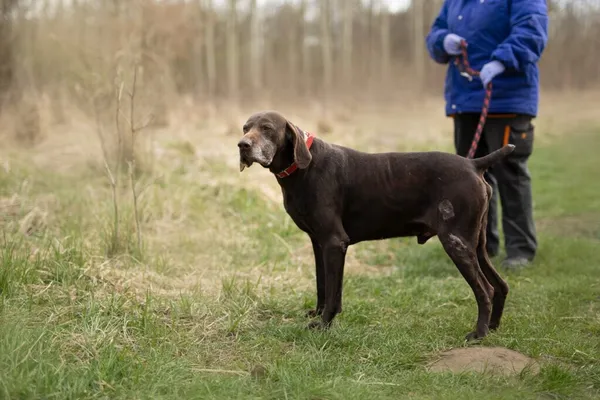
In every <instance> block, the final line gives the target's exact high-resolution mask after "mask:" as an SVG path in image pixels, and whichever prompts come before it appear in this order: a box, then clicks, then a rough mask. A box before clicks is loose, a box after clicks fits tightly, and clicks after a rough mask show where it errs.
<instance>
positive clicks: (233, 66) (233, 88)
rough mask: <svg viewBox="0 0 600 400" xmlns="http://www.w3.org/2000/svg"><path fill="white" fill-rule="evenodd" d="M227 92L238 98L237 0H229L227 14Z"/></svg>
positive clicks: (235, 98) (234, 99) (232, 97)
mask: <svg viewBox="0 0 600 400" xmlns="http://www.w3.org/2000/svg"><path fill="white" fill-rule="evenodd" d="M226 35H227V92H228V95H229V99H230V100H232V101H234V102H236V101H237V100H238V90H239V87H238V85H239V76H238V60H239V54H238V40H237V0H229V13H228V15H227V34H226Z"/></svg>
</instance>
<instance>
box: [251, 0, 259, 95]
mask: <svg viewBox="0 0 600 400" xmlns="http://www.w3.org/2000/svg"><path fill="white" fill-rule="evenodd" d="M260 47H261V37H260V20H259V13H258V9H257V7H256V0H250V84H251V85H252V94H253V95H254V96H255V95H256V94H257V92H258V90H259V88H260V87H261V86H262V62H261V56H260Z"/></svg>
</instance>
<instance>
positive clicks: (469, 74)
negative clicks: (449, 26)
mask: <svg viewBox="0 0 600 400" xmlns="http://www.w3.org/2000/svg"><path fill="white" fill-rule="evenodd" d="M460 48H461V53H462V54H461V57H456V58H455V59H454V65H456V67H457V68H458V70H459V71H460V74H461V75H462V76H464V77H465V78H467V79H468V80H469V81H472V80H473V77H474V76H479V71H475V70H474V69H473V68H471V65H470V64H469V56H468V54H467V42H466V41H465V40H462V41H461V42H460ZM491 99H492V82H491V81H490V82H489V83H488V84H487V87H486V88H485V98H484V99H483V107H482V109H481V116H480V117H479V124H478V125H477V130H476V131H475V136H473V141H472V142H471V148H470V149H469V153H468V154H467V158H474V157H475V152H476V151H477V146H478V145H479V139H481V134H482V133H483V127H484V126H485V121H486V119H487V115H488V110H489V108H490V101H491Z"/></svg>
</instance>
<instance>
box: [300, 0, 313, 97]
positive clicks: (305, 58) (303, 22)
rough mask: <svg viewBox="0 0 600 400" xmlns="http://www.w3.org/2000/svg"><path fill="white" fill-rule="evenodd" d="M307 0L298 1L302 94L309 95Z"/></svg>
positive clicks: (309, 59)
mask: <svg viewBox="0 0 600 400" xmlns="http://www.w3.org/2000/svg"><path fill="white" fill-rule="evenodd" d="M306 3H307V0H301V1H300V45H301V46H302V83H301V85H302V92H303V94H307V93H310V91H311V90H312V88H311V87H310V86H309V82H310V81H311V71H310V70H311V58H310V54H309V51H308V50H309V47H308V45H307V43H305V41H306V6H307V4H306Z"/></svg>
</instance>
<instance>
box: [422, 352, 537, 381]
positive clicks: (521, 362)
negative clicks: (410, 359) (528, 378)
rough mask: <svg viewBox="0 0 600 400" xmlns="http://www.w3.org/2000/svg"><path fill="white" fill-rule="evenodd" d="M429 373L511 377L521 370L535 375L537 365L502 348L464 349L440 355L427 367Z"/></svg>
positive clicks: (533, 361)
mask: <svg viewBox="0 0 600 400" xmlns="http://www.w3.org/2000/svg"><path fill="white" fill-rule="evenodd" d="M428 370H429V371H431V372H447V371H450V372H459V373H460V372H481V373H492V374H496V375H513V374H518V373H520V372H521V371H523V370H527V371H528V372H531V373H534V374H537V373H538V372H539V365H538V364H537V363H536V362H535V360H533V359H532V358H529V357H527V356H525V355H523V354H521V353H518V352H516V351H513V350H509V349H505V348H503V347H466V348H458V349H452V350H449V351H446V352H444V353H442V354H441V355H440V357H439V359H437V360H436V361H434V362H432V363H431V364H429V365H428Z"/></svg>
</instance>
